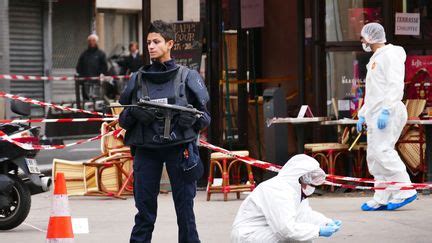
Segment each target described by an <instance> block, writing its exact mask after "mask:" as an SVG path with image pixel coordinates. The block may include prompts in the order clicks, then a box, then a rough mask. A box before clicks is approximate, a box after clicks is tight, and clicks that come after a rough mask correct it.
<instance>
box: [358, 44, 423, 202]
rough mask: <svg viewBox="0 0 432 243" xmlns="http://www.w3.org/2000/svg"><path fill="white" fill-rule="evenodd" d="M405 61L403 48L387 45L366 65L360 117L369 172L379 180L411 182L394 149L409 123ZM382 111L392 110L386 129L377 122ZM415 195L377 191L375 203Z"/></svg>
mask: <svg viewBox="0 0 432 243" xmlns="http://www.w3.org/2000/svg"><path fill="white" fill-rule="evenodd" d="M405 59H406V54H405V51H404V49H403V48H402V47H400V46H394V45H392V44H388V45H386V46H383V47H381V48H378V49H377V50H376V51H375V53H374V54H373V56H372V57H371V58H370V61H369V63H368V64H367V75H366V94H365V100H364V105H363V107H362V108H361V109H360V111H359V117H361V116H362V117H364V118H365V120H366V124H367V143H368V146H367V164H368V168H369V172H370V173H371V175H373V176H374V178H375V180H378V181H380V180H381V181H395V182H407V183H410V182H411V180H410V177H409V175H408V173H407V171H406V167H405V164H404V163H403V162H402V160H401V158H400V157H399V155H398V153H397V151H396V150H395V144H396V142H397V140H398V139H399V137H400V135H401V132H402V129H403V128H404V126H405V123H406V121H407V110H406V107H405V105H404V104H403V103H402V98H403V95H404V75H405ZM383 109H387V110H388V111H389V113H390V115H389V120H388V124H387V126H386V127H385V128H384V129H378V125H377V120H378V117H379V115H380V113H381V111H382V110H383ZM376 186H379V185H376ZM414 194H416V191H415V190H408V191H382V190H381V191H376V192H375V195H374V200H375V201H376V202H378V203H380V204H383V205H387V204H388V202H389V201H390V200H392V199H404V198H408V197H411V196H413V195H414Z"/></svg>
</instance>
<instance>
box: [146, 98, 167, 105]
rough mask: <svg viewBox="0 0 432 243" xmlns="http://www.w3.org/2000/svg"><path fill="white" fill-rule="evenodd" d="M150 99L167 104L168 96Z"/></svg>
mask: <svg viewBox="0 0 432 243" xmlns="http://www.w3.org/2000/svg"><path fill="white" fill-rule="evenodd" d="M150 101H152V102H156V103H159V104H168V98H160V99H153V100H150Z"/></svg>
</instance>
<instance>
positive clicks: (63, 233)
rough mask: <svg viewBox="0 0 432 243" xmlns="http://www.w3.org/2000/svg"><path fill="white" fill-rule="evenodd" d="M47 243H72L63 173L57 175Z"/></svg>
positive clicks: (72, 236) (72, 237)
mask: <svg viewBox="0 0 432 243" xmlns="http://www.w3.org/2000/svg"><path fill="white" fill-rule="evenodd" d="M47 242H56V243H62V242H74V235H73V230H72V219H71V215H70V213H69V203H68V196H67V191H66V180H65V177H64V174H63V173H60V172H59V173H57V174H56V178H55V185H54V195H53V202H52V209H51V217H50V219H49V223H48V232H47Z"/></svg>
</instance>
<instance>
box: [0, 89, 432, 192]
mask: <svg viewBox="0 0 432 243" xmlns="http://www.w3.org/2000/svg"><path fill="white" fill-rule="evenodd" d="M0 97H5V98H10V99H14V100H20V101H23V102H26V103H31V104H35V105H39V106H47V107H52V108H55V109H60V110H64V111H71V112H80V113H87V114H92V115H100V116H107V115H109V116H112V115H110V114H103V113H100V112H93V111H87V110H82V109H76V108H70V107H65V106H60V105H56V104H51V103H46V102H42V101H38V100H34V99H30V98H25V97H21V96H17V95H12V94H8V93H5V92H1V91H0ZM115 119H116V118H63V119H27V120H0V123H19V122H59V123H60V122H90V121H114V120H115ZM121 131H122V129H118V130H115V131H111V132H108V133H105V134H101V135H98V136H96V137H93V138H89V139H84V140H80V141H77V142H74V143H70V144H66V145H33V144H26V143H20V142H17V141H15V140H14V139H13V138H10V137H9V136H8V135H7V134H5V133H3V132H2V131H0V139H2V140H5V141H8V142H10V143H13V144H15V145H17V146H19V147H21V148H23V149H26V150H53V149H63V148H66V147H70V146H74V145H78V144H83V143H87V142H91V141H95V140H99V139H100V138H102V137H104V136H107V135H111V134H114V135H115V136H118V135H119V134H120V132H121ZM200 145H201V146H202V147H205V148H207V149H210V150H212V151H216V152H220V153H223V154H226V155H229V156H231V157H233V158H236V159H238V160H240V161H243V162H244V163H247V164H250V165H252V166H255V167H258V168H261V169H265V170H268V171H273V172H279V171H280V169H281V168H282V166H280V165H276V164H272V163H269V162H265V161H261V160H257V159H254V158H251V157H249V156H241V155H237V154H235V153H234V152H232V151H229V150H227V149H224V148H221V147H218V146H216V145H213V144H210V143H208V142H206V141H204V140H200ZM327 179H329V180H331V181H335V180H340V181H347V182H356V183H370V184H376V185H380V186H375V187H370V186H356V185H347V184H340V183H335V182H331V181H326V182H325V184H326V185H331V186H337V187H342V188H348V189H359V190H412V189H417V190H422V189H431V188H432V184H427V183H401V182H389V181H375V180H373V179H367V178H355V177H346V176H337V175H327ZM381 185H384V186H381Z"/></svg>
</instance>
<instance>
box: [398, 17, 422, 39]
mask: <svg viewBox="0 0 432 243" xmlns="http://www.w3.org/2000/svg"><path fill="white" fill-rule="evenodd" d="M395 34H396V35H420V14H419V13H396V19H395Z"/></svg>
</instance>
